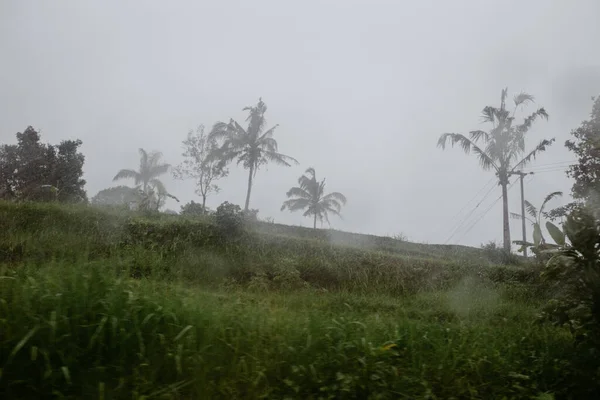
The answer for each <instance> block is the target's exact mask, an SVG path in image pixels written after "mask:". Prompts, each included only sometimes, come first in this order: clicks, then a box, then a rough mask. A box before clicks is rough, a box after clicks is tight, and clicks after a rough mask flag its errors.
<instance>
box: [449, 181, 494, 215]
mask: <svg viewBox="0 0 600 400" xmlns="http://www.w3.org/2000/svg"><path fill="white" fill-rule="evenodd" d="M494 180H495V178H494V177H491V178H490V180H489V181H487V183H486V184H485V185H483V186H482V187H481V188H480V189H479V190H478V191H477V193H475V196H473V198H471V200H469V201H468V202H466V203H465V205H464V206H463V207H462V208H461V209H460V210H459V211H458V212H457V213H456V214H455V215H454V216H453V217H452V218H450V221H453V220H454V219H455V218H457V217H458V216H459V215H460V214H461V213H462V212H463V211H464V210H465V209H466V208H467V206H468V205H469V204H471V203H472V202H473V200H475V199H476V198H477V196H479V194H480V193H481V192H483V190H484V189H485V188H486V187H488V186H489V184H490V183H492V182H494Z"/></svg>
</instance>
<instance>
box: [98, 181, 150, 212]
mask: <svg viewBox="0 0 600 400" xmlns="http://www.w3.org/2000/svg"><path fill="white" fill-rule="evenodd" d="M91 202H92V204H93V205H97V206H114V207H126V208H129V209H132V208H133V207H134V206H135V205H136V204H138V203H139V202H140V194H139V191H138V190H137V189H134V188H130V187H128V186H115V187H111V188H107V189H103V190H101V191H99V192H98V194H96V195H95V196H94V197H92V201H91Z"/></svg>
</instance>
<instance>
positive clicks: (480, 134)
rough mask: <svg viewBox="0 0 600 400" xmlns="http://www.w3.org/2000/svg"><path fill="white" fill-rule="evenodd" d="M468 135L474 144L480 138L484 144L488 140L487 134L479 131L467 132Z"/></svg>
mask: <svg viewBox="0 0 600 400" xmlns="http://www.w3.org/2000/svg"><path fill="white" fill-rule="evenodd" d="M469 135H470V136H471V140H473V141H474V142H477V141H479V139H481V138H484V139H485V141H486V142H487V141H489V140H490V136H489V134H488V133H487V132H485V131H481V130H477V131H471V132H469Z"/></svg>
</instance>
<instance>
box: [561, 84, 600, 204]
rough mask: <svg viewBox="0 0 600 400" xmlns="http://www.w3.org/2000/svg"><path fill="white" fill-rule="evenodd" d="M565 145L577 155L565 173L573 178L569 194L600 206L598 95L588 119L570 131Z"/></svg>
mask: <svg viewBox="0 0 600 400" xmlns="http://www.w3.org/2000/svg"><path fill="white" fill-rule="evenodd" d="M571 135H572V136H573V139H571V140H567V141H566V143H565V146H566V147H567V148H568V149H569V150H570V151H572V152H573V153H575V156H577V160H578V162H577V164H575V165H573V166H571V167H570V168H569V171H568V172H567V175H568V176H570V177H571V178H573V179H574V180H575V183H574V184H573V189H572V191H571V194H572V196H573V198H574V199H575V200H576V201H578V202H580V203H581V202H586V203H590V206H593V207H600V96H599V97H597V98H596V100H595V101H594V105H593V107H592V112H591V114H590V119H589V120H587V121H584V122H583V123H582V124H581V126H580V127H579V128H577V129H575V130H574V131H573V132H571Z"/></svg>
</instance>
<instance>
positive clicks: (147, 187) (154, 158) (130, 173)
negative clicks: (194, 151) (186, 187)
mask: <svg viewBox="0 0 600 400" xmlns="http://www.w3.org/2000/svg"><path fill="white" fill-rule="evenodd" d="M139 152H140V170H139V171H135V170H133V169H122V170H120V171H119V172H118V173H117V175H115V177H114V178H113V181H117V180H119V179H133V180H134V181H135V184H136V186H137V188H139V189H140V191H141V192H142V195H143V196H145V197H148V198H149V197H154V194H155V193H157V194H158V197H159V198H161V197H162V198H164V197H165V196H168V197H171V195H169V194H168V193H167V190H166V189H165V185H164V184H163V183H162V182H161V181H160V180H159V179H158V177H159V176H161V175H163V174H166V173H167V172H168V171H169V168H171V165H169V164H165V163H162V162H161V158H162V153H160V152H156V151H155V152H152V153H148V152H146V150H144V149H139ZM157 204H160V201H159V202H158V203H157Z"/></svg>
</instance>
